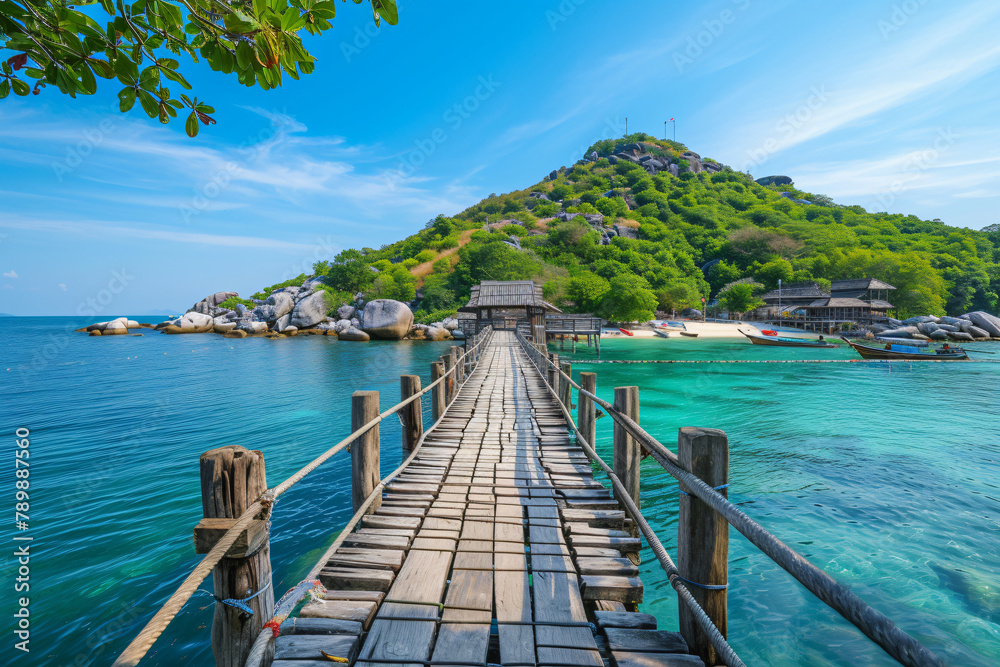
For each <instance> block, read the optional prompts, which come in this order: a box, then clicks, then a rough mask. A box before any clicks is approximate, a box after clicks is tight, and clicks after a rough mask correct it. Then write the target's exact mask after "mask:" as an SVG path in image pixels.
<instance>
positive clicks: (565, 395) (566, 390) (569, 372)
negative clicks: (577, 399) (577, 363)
mask: <svg viewBox="0 0 1000 667" xmlns="http://www.w3.org/2000/svg"><path fill="white" fill-rule="evenodd" d="M559 370H561V371H562V372H563V373H565V374H566V376H567V377H573V365H572V364H569V363H567V362H565V361H563V362H561V363H560V364H559ZM559 400H560V401H561V402H562V404H563V406H564V407H565V408H566V409H567V410H571V409H573V385H571V384H570V383H569V380H567V379H566V378H565V377H562V376H561V375H560V376H559Z"/></svg>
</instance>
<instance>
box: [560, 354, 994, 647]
mask: <svg viewBox="0 0 1000 667" xmlns="http://www.w3.org/2000/svg"><path fill="white" fill-rule="evenodd" d="M974 347H978V348H979V349H985V350H991V351H996V352H1000V346H997V345H993V346H992V347H991V344H988V343H986V344H980V345H974V346H970V349H971V348H974ZM552 350H553V351H559V352H561V353H562V355H563V357H564V360H567V358H569V359H571V360H572V361H573V362H574V363H573V372H574V375H577V374H578V373H579V372H580V371H594V372H596V373H597V377H598V394H599V395H600V396H602V397H603V398H605V399H606V400H609V401H610V400H613V391H614V387H615V386H623V385H638V386H639V387H640V391H639V399H640V407H641V412H640V418H641V422H642V424H643V426H644V427H645V428H646V430H647V431H649V432H650V433H651V434H653V435H654V436H656V437H657V438H658V439H660V441H661V442H663V443H665V444H668V446H670V447H671V448H672V449H675V451H676V442H677V429H678V428H679V427H682V426H701V427H711V428H719V429H722V430H724V431H726V433H727V435H728V436H729V442H730V481H731V487H730V489H729V492H730V493H729V497H730V499H731V500H732V501H733V502H735V503H738V504H739V505H740V506H741V507H742V509H743V510H744V511H745V512H746V513H747V514H749V515H750V516H751V517H752V518H754V519H755V520H757V521H758V522H759V523H761V524H762V525H763V526H764V527H766V528H768V529H769V530H770V531H771V532H772V533H774V534H775V535H777V536H778V537H779V538H780V539H782V540H783V541H785V543H787V544H788V545H789V546H791V547H792V548H794V549H796V550H797V551H799V552H800V553H801V554H803V555H804V556H806V557H807V558H808V559H809V560H810V561H811V562H812V563H814V564H816V565H818V566H819V567H821V568H823V569H825V570H826V571H827V572H828V573H830V574H831V575H833V576H834V577H835V578H836V579H838V580H839V581H841V582H842V583H845V584H848V585H850V586H851V587H852V588H853V590H854V591H855V592H856V593H857V594H858V595H860V596H861V598H862V599H864V600H865V601H867V602H868V603H869V604H871V605H872V606H874V607H875V608H876V609H879V610H880V611H882V612H883V613H885V614H886V615H887V616H889V618H891V619H892V620H893V621H895V622H896V623H897V625H899V626H900V627H901V628H903V629H904V630H905V631H907V632H908V633H910V634H911V635H913V636H914V637H916V638H917V639H918V640H919V641H921V642H923V643H924V644H925V645H926V646H928V647H929V648H930V649H931V650H932V651H934V652H935V653H936V654H937V655H939V656H941V657H942V658H943V659H944V660H945V661H946V663H947V664H953V665H982V666H987V665H993V666H995V665H998V664H1000V418H998V416H997V405H998V404H1000V364H991V363H986V364H951V365H949V364H920V363H913V364H909V363H898V364H897V363H894V364H892V365H891V366H890V365H886V364H742V365H741V364H690V365H688V364H645V365H642V364H633V365H619V364H588V363H585V362H586V361H589V360H593V359H594V358H595V355H594V354H593V353H592V351H589V350H588V349H587V348H586V346H582V347H580V348H578V350H577V354H576V355H575V357H574V355H573V354H572V352H571V351H570V350H569V349H568V348H567V349H565V350H558V349H557V347H556V346H552ZM602 358H603V359H836V358H842V359H851V358H855V354H854V353H853V352H852V351H850V350H848V349H840V350H827V351H819V350H800V349H794V348H769V347H759V346H751V345H749V344H748V341H744V340H735V339H715V340H712V339H705V340H701V339H677V340H670V341H664V340H661V339H630V340H616V339H611V340H605V341H603V342H602ZM977 358H983V359H990V358H992V357H989V356H980V357H977ZM597 425H598V437H597V440H598V451H599V452H600V453H601V455H602V457H604V458H605V459H606V460H608V461H610V460H611V450H612V447H611V432H612V424H611V419H610V418H609V417H604V418H603V419H599V420H598V422H597ZM670 443H674V444H672V445H671V444H670ZM677 495H678V494H677V492H676V484H675V482H674V481H673V478H671V477H670V476H669V475H667V474H666V473H665V472H663V470H662V469H661V468H660V467H659V466H658V465H657V464H656V463H655V461H653V460H652V459H650V458H647V459H645V460H644V462H643V466H642V508H643V513H644V515H645V516H646V517H647V518H648V519H650V521H651V523H652V524H653V526H654V528H655V529H656V530H657V533H658V535H660V536H661V539H663V540H664V543H665V545H666V547H667V549H668V550H669V551H670V553H671V554H672V555H674V556H675V557H676V530H677V527H676V513H677ZM730 533H731V534H730V589H729V639H730V642H731V643H732V645H733V646H734V648H735V649H736V651H737V653H739V654H740V656H741V657H742V658H743V659H744V660H745V661H746V662H747V664H750V665H773V666H785V665H788V666H791V665H843V666H845V667H846V666H848V665H893V664H896V663H895V662H894V661H893V660H892V659H890V658H889V657H888V656H886V655H885V654H884V653H883V652H882V651H881V649H879V648H878V647H877V646H876V645H875V644H873V643H872V642H870V641H869V640H868V639H867V638H865V637H864V636H863V635H862V634H861V633H860V632H859V631H858V630H856V629H855V628H854V627H853V626H852V625H850V624H849V623H848V622H847V621H845V620H843V619H842V618H841V617H840V616H839V615H837V614H836V613H835V612H833V611H831V610H830V609H829V608H827V607H826V605H824V604H823V603H822V602H820V601H819V600H818V599H816V598H815V597H814V596H813V595H812V594H811V593H809V592H808V591H807V590H806V589H805V588H804V587H802V586H801V585H800V584H799V583H798V582H797V581H795V580H794V579H793V578H792V577H791V576H790V575H788V574H787V573H785V572H784V571H783V570H781V569H780V568H779V567H778V566H776V565H774V563H773V562H772V561H771V560H770V559H768V558H767V557H766V556H764V555H763V554H762V553H760V552H759V551H758V550H757V549H756V547H754V546H753V545H751V544H750V543H749V542H747V541H746V539H745V538H743V536H742V535H740V534H739V533H738V532H736V531H735V530H731V531H730ZM641 570H642V578H643V582H644V584H645V600H644V603H643V605H642V610H643V611H648V612H650V613H654V614H656V615H657V616H658V617H659V618H660V627H661V628H667V629H674V628H676V614H677V598H676V593H674V592H673V590H672V589H671V588H670V586H669V584H667V583H666V582H665V579H664V577H663V576H662V573H661V570H660V569H659V565H658V564H657V562H656V560H655V558H654V557H653V555H652V553H651V552H650V551H649V550H648V549H646V550H645V551H644V553H643V564H642V566H641Z"/></svg>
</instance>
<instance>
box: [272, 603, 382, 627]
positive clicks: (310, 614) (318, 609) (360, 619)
mask: <svg viewBox="0 0 1000 667" xmlns="http://www.w3.org/2000/svg"><path fill="white" fill-rule="evenodd" d="M377 609H378V605H377V604H376V603H374V602H353V601H350V600H311V601H310V602H307V603H306V604H305V606H303V607H302V610H301V611H299V616H300V617H302V618H303V619H306V618H323V619H337V620H341V621H348V622H354V623H358V624H360V625H363V626H364V627H366V628H367V627H368V624H369V623H370V622H371V620H372V618H374V617H375V611H376V610H377ZM293 620H294V619H293ZM300 620H301V619H300ZM282 627H284V625H282Z"/></svg>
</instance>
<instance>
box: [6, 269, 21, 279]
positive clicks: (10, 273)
mask: <svg viewBox="0 0 1000 667" xmlns="http://www.w3.org/2000/svg"><path fill="white" fill-rule="evenodd" d="M3 277H4V278H18V277H19V276H18V275H17V271H14V270H13V269H11V270H10V271H7V272H6V273H4V274H3Z"/></svg>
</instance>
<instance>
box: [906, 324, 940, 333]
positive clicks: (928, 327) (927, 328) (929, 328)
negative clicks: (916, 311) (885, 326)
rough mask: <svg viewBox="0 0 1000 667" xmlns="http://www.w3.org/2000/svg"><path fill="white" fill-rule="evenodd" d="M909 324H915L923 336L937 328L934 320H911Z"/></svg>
mask: <svg viewBox="0 0 1000 667" xmlns="http://www.w3.org/2000/svg"><path fill="white" fill-rule="evenodd" d="M910 324H916V325H917V330H918V331H919V332H920V333H922V334H923V335H925V336H930V335H931V334H932V333H934V332H935V331H937V330H938V325H937V323H936V322H919V323H915V322H911V323H910Z"/></svg>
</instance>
